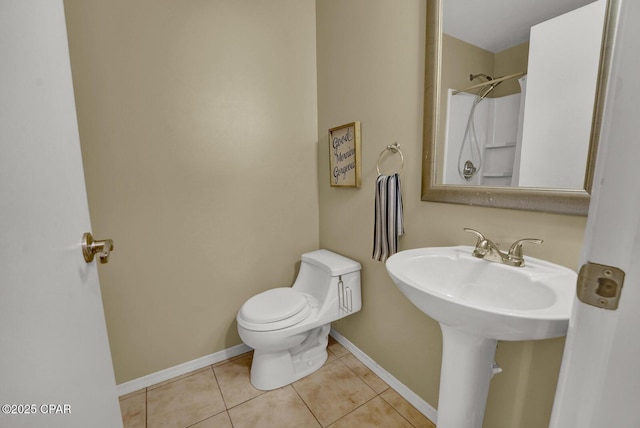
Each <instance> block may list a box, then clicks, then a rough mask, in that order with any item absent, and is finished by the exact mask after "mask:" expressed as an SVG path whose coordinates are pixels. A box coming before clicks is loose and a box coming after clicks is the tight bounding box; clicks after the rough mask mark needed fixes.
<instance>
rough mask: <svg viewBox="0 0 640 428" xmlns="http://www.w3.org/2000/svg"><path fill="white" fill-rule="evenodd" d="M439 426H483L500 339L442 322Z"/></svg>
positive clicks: (451, 427) (453, 427)
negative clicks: (498, 340)
mask: <svg viewBox="0 0 640 428" xmlns="http://www.w3.org/2000/svg"><path fill="white" fill-rule="evenodd" d="M440 328H441V329H442V341H443V343H442V369H441V372H440V395H439V399H438V423H437V425H438V428H461V427H464V428H482V421H483V419H484V409H485V406H486V403H487V395H488V393H489V382H490V380H491V377H492V376H493V362H494V357H495V353H496V345H497V340H494V339H486V338H483V337H479V336H474V335H472V334H470V333H466V332H464V331H461V330H458V329H456V328H453V327H449V326H446V325H443V324H440Z"/></svg>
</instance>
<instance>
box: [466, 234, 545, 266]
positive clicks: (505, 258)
mask: <svg viewBox="0 0 640 428" xmlns="http://www.w3.org/2000/svg"><path fill="white" fill-rule="evenodd" d="M464 231H465V232H471V233H474V234H475V235H476V236H477V237H478V241H477V242H476V247H475V248H474V249H473V253H472V255H473V256H474V257H478V258H480V259H484V260H488V261H491V262H498V263H502V264H505V265H509V266H515V267H523V266H524V257H523V255H522V244H524V243H525V242H531V243H532V244H542V242H543V241H542V239H536V238H524V239H518V240H517V241H516V242H514V243H513V244H511V247H510V248H509V252H507V253H504V252H502V251H501V250H500V249H499V248H498V246H497V245H496V244H494V243H493V242H492V241H490V240H489V239H487V238H486V237H485V236H484V235H483V234H482V233H480V232H478V231H477V230H475V229H471V228H468V227H465V228H464Z"/></svg>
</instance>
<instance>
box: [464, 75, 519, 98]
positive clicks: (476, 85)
mask: <svg viewBox="0 0 640 428" xmlns="http://www.w3.org/2000/svg"><path fill="white" fill-rule="evenodd" d="M525 74H526V73H525V72H524V71H521V72H519V73H514V74H510V75H508V76H504V77H498V78H497V79H493V80H488V81H486V82H482V83H477V84H475V85H471V86H469V87H467V88H464V89H460V90H459V91H453V93H452V95H456V94H459V93H460V92H468V91H469V90H470V89H476V88H482V87H483V86H487V85H491V84H494V83H498V82H502V81H504V80H509V79H515V78H517V77H520V76H524V75H525Z"/></svg>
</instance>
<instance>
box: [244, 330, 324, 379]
mask: <svg viewBox="0 0 640 428" xmlns="http://www.w3.org/2000/svg"><path fill="white" fill-rule="evenodd" d="M330 329H331V326H330V324H325V325H323V326H321V327H318V328H315V329H313V330H311V331H310V332H309V335H308V336H307V337H306V338H305V340H304V341H303V342H302V343H301V344H300V345H298V346H295V347H294V348H291V349H285V350H282V351H261V350H259V349H255V350H254V353H253V362H252V363H251V384H252V385H253V386H254V387H255V388H256V389H260V390H264V391H268V390H272V389H276V388H280V387H282V386H285V385H288V384H290V383H293V382H295V381H297V380H299V379H302V378H303V377H305V376H308V375H310V374H311V373H313V372H315V371H316V370H318V369H319V368H320V367H322V365H323V364H324V363H325V361H327V357H328V354H327V344H328V342H329V330H330Z"/></svg>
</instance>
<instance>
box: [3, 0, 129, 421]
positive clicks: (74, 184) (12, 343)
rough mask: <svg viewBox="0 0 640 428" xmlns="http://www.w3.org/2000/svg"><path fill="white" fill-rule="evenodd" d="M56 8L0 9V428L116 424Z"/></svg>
mask: <svg viewBox="0 0 640 428" xmlns="http://www.w3.org/2000/svg"><path fill="white" fill-rule="evenodd" d="M90 229H91V225H90V221H89V211H88V206H87V198H86V191H85V185H84V176H83V170H82V159H81V155H80V145H79V138H78V129H77V123H76V115H75V106H74V99H73V88H72V83H71V70H70V65H69V53H68V47H67V36H66V27H65V18H64V9H63V4H62V0H2V1H1V2H0V406H1V407H0V426H1V427H12V428H13V427H30V428H31V427H36V428H40V427H47V428H50V427H54V428H56V427H65V428H67V427H82V428H86V427H110V428H111V427H121V426H122V422H121V418H120V410H119V406H118V400H117V394H116V388H115V379H114V375H113V366H112V363H111V354H110V351H109V344H108V341H107V332H106V326H105V320H104V312H103V307H102V298H101V294H100V285H99V283H98V276H97V271H96V265H95V263H96V262H93V263H91V264H88V263H86V262H85V261H84V259H83V256H82V250H81V246H80V241H81V238H82V235H83V233H84V232H88V231H90Z"/></svg>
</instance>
